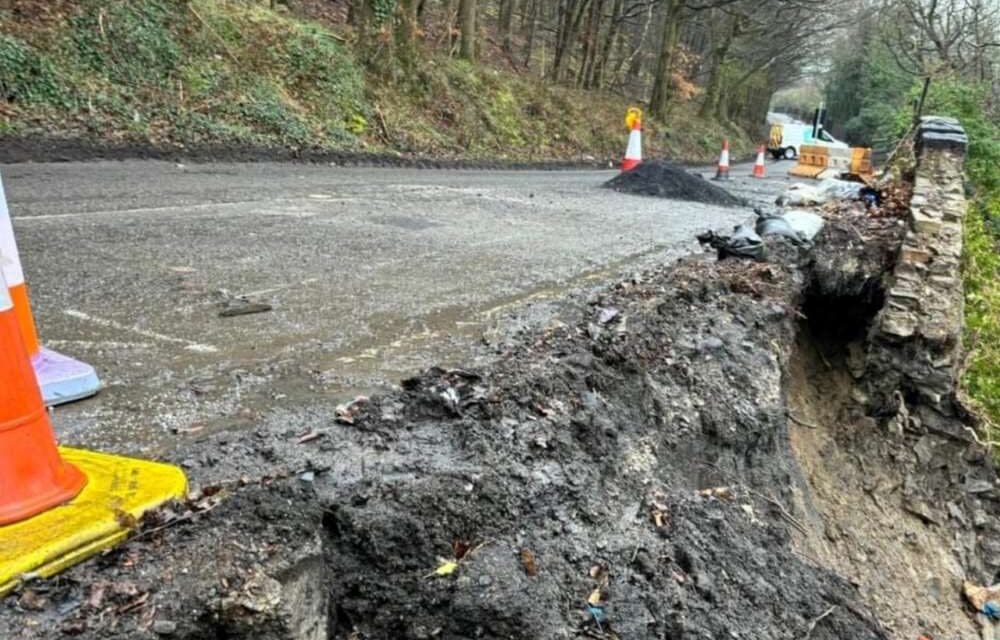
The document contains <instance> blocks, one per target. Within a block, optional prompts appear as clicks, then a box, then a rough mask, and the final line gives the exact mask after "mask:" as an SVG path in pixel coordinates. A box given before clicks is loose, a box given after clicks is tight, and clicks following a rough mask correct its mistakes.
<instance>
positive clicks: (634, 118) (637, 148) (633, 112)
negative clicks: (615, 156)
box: [622, 107, 642, 173]
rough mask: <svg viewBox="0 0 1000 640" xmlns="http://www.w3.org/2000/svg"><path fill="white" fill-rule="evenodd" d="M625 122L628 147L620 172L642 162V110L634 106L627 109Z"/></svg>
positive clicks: (633, 167)
mask: <svg viewBox="0 0 1000 640" xmlns="http://www.w3.org/2000/svg"><path fill="white" fill-rule="evenodd" d="M625 124H626V126H628V128H629V134H628V147H626V148H625V158H624V159H623V160H622V173H625V172H626V171H631V170H632V169H635V168H636V167H638V166H639V165H640V164H642V111H640V110H639V109H636V108H635V107H633V108H631V109H629V110H628V114H627V115H626V116H625Z"/></svg>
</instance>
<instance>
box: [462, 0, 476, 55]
mask: <svg viewBox="0 0 1000 640" xmlns="http://www.w3.org/2000/svg"><path fill="white" fill-rule="evenodd" d="M458 24H459V27H458V28H459V31H460V45H459V50H458V55H459V57H461V58H464V59H466V60H473V59H475V57H476V0H460V1H459V3H458Z"/></svg>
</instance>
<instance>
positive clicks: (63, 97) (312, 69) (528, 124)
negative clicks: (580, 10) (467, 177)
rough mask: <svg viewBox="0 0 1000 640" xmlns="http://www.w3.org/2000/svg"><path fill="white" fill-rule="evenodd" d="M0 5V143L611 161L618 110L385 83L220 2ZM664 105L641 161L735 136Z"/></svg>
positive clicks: (595, 98) (580, 101) (551, 98)
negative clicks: (662, 120) (663, 117)
mask: <svg viewBox="0 0 1000 640" xmlns="http://www.w3.org/2000/svg"><path fill="white" fill-rule="evenodd" d="M9 6H10V7H11V8H9V9H7V10H6V11H4V10H0V139H2V138H3V137H8V138H13V137H17V138H29V137H48V138H69V139H78V140H86V141H89V142H95V141H96V142H98V143H108V144H115V145H130V144H135V145H140V146H142V145H147V146H148V145H152V146H156V147H165V148H177V147H188V148H190V147H197V146H218V145H230V146H241V147H259V148H268V147H271V148H274V147H280V148H285V149H288V148H291V149H309V150H338V151H358V152H365V151H370V152H389V153H400V154H412V155H425V156H436V157H448V158H472V159H483V158H489V159H509V160H551V159H564V160H576V159H584V158H588V157H590V158H600V159H604V158H615V157H618V156H620V155H621V153H622V152H623V151H624V144H625V138H626V135H627V132H626V131H625V128H624V125H623V117H624V112H625V109H626V108H627V106H629V105H628V102H627V101H626V100H625V99H624V98H623V97H621V96H617V95H614V94H610V93H598V92H583V91H578V90H574V89H569V88H564V87H554V86H551V85H548V84H546V83H545V82H544V81H542V80H541V79H540V78H538V77H537V76H535V75H533V74H527V73H520V74H519V73H513V72H510V71H504V70H501V69H496V68H492V67H489V66H486V65H472V64H469V63H466V62H462V61H459V60H454V59H450V58H448V57H445V56H440V55H435V54H433V53H427V54H426V55H427V58H426V59H425V60H424V61H423V62H422V64H421V65H420V67H419V71H417V72H415V74H416V76H417V77H414V78H411V79H410V81H408V82H388V81H384V80H383V79H381V78H380V77H379V76H377V74H374V73H370V72H367V71H366V70H365V69H364V67H363V66H362V65H360V64H359V63H358V61H357V60H356V57H355V55H354V53H353V51H354V48H353V46H352V45H351V39H352V37H353V35H352V33H351V32H350V29H349V28H348V27H346V26H344V25H333V24H327V23H325V22H318V21H315V20H310V19H308V18H306V17H304V16H297V15H294V14H293V13H290V12H288V11H279V12H274V11H271V10H270V9H269V8H268V7H267V3H259V4H253V3H239V2H226V1H225V0H189V1H188V2H172V1H168V0H147V1H142V2H140V1H137V0H128V1H112V0H84V1H82V2H68V1H66V0H56V1H53V2H39V1H38V0H12V3H11V4H10V5H9ZM693 113H694V105H679V106H678V107H677V109H676V114H675V116H674V118H672V120H671V124H670V126H669V127H664V126H662V125H658V124H657V123H649V124H648V126H647V135H646V138H645V142H646V147H647V153H648V154H651V153H658V154H663V155H666V156H667V157H671V158H675V159H684V160H711V159H714V158H715V157H716V154H717V153H718V148H719V143H720V140H721V138H722V137H723V136H729V137H730V138H732V139H733V146H734V150H735V152H736V153H737V154H739V153H746V152H748V151H749V150H750V146H751V143H750V141H749V140H748V139H747V138H746V137H745V135H744V134H742V133H741V132H739V131H737V130H735V129H729V130H726V129H724V128H723V127H722V126H720V125H718V124H717V123H715V122H710V121H705V120H700V119H698V118H697V117H695V116H694V115H693Z"/></svg>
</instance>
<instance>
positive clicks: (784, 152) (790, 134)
mask: <svg viewBox="0 0 1000 640" xmlns="http://www.w3.org/2000/svg"><path fill="white" fill-rule="evenodd" d="M804 144H818V145H825V146H827V147H837V148H841V149H849V148H850V146H849V145H848V144H847V143H846V142H841V141H840V140H837V139H836V138H834V137H833V136H831V135H830V134H829V133H828V132H827V131H826V129H820V130H819V137H818V138H814V137H813V127H812V125H811V124H775V125H772V126H771V135H770V138H769V139H768V143H767V150H768V151H770V152H771V155H772V156H773V157H774V158H775V159H776V160H777V159H778V158H787V159H788V160H794V159H795V158H797V157H798V156H799V147H801V146H802V145H804Z"/></svg>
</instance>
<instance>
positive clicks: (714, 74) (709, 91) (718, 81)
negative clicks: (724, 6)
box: [698, 16, 739, 118]
mask: <svg viewBox="0 0 1000 640" xmlns="http://www.w3.org/2000/svg"><path fill="white" fill-rule="evenodd" d="M713 31H714V33H713V34H712V35H713V39H714V40H715V41H714V42H713V43H712V50H711V54H710V56H709V64H710V65H711V67H709V72H708V85H707V86H706V88H705V100H704V101H703V102H702V103H701V109H699V110H698V115H700V116H701V117H703V118H707V117H708V116H710V115H713V114H714V115H718V114H719V111H720V110H719V97H720V94H721V91H722V76H723V73H724V70H725V69H724V65H725V64H726V56H727V55H729V48H730V46H731V45H732V43H733V38H734V37H736V34H737V32H738V31H739V19H738V18H737V17H736V16H732V17H730V18H729V20H728V21H727V22H726V24H725V25H724V28H722V29H719V30H713Z"/></svg>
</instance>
